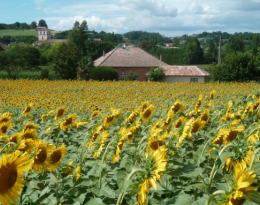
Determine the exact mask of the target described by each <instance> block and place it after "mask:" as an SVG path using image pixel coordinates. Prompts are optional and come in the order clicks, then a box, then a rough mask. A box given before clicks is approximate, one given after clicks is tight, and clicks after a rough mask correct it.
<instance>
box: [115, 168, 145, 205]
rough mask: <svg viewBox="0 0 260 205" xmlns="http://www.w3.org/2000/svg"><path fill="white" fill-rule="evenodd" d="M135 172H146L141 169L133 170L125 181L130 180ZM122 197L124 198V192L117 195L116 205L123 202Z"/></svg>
mask: <svg viewBox="0 0 260 205" xmlns="http://www.w3.org/2000/svg"><path fill="white" fill-rule="evenodd" d="M137 172H143V173H145V172H146V171H145V170H143V169H133V170H132V172H131V173H130V174H129V175H128V177H127V179H126V181H127V180H130V179H131V178H132V176H133V175H134V174H135V173H137ZM124 196H125V192H122V193H121V194H120V195H119V197H118V200H117V203H116V205H120V204H121V203H122V201H123V199H124Z"/></svg>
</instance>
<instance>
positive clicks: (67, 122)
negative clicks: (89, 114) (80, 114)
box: [60, 113, 76, 131]
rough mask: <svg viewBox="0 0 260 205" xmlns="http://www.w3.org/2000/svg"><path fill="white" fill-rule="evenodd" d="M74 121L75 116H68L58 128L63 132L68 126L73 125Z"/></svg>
mask: <svg viewBox="0 0 260 205" xmlns="http://www.w3.org/2000/svg"><path fill="white" fill-rule="evenodd" d="M75 119H76V114H75V113H74V114H71V115H69V116H68V117H67V118H66V119H65V120H64V121H63V122H61V124H60V128H61V129H63V130H64V131H65V130H67V129H68V128H69V127H70V126H72V125H74V121H75Z"/></svg>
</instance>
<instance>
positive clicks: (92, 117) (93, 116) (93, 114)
mask: <svg viewBox="0 0 260 205" xmlns="http://www.w3.org/2000/svg"><path fill="white" fill-rule="evenodd" d="M99 115H101V113H100V112H99V111H94V112H93V113H92V115H91V119H94V118H95V117H96V116H99Z"/></svg>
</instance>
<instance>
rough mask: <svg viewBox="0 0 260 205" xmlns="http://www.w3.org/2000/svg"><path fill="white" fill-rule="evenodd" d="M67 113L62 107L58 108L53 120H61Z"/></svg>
mask: <svg viewBox="0 0 260 205" xmlns="http://www.w3.org/2000/svg"><path fill="white" fill-rule="evenodd" d="M66 112H67V110H66V108H64V107H59V108H58V109H57V111H56V114H55V120H58V119H60V118H62V116H63V115H64V114H65V113H66Z"/></svg>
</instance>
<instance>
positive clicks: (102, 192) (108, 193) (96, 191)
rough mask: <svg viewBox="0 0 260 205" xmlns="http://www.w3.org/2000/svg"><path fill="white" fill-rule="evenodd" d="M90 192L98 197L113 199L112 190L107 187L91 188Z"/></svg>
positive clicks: (113, 193)
mask: <svg viewBox="0 0 260 205" xmlns="http://www.w3.org/2000/svg"><path fill="white" fill-rule="evenodd" d="M92 192H93V193H94V194H95V195H97V196H99V197H101V196H105V197H108V198H115V192H114V191H113V190H112V189H110V188H109V187H108V186H106V187H104V188H102V189H100V188H93V189H92Z"/></svg>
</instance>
